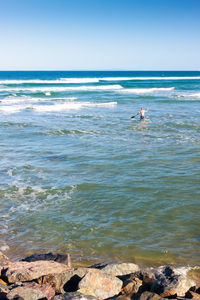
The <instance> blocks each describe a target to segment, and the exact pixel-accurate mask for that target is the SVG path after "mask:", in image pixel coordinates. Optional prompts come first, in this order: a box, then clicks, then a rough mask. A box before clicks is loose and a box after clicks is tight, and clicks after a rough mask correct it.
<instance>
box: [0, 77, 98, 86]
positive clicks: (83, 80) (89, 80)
mask: <svg viewBox="0 0 200 300" xmlns="http://www.w3.org/2000/svg"><path fill="white" fill-rule="evenodd" d="M95 82H99V79H98V78H60V79H56V80H42V79H30V80H0V84H6V85H7V84H24V83H29V84H54V83H56V84H59V83H60V84H63V83H95Z"/></svg>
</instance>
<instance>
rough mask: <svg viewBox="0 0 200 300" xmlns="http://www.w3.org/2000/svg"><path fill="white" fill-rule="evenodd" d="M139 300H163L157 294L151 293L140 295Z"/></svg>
mask: <svg viewBox="0 0 200 300" xmlns="http://www.w3.org/2000/svg"><path fill="white" fill-rule="evenodd" d="M139 299H140V300H159V299H163V298H161V297H160V296H159V295H158V294H155V293H151V292H144V293H142V294H141V296H140V298H139Z"/></svg>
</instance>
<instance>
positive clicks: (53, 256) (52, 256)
mask: <svg viewBox="0 0 200 300" xmlns="http://www.w3.org/2000/svg"><path fill="white" fill-rule="evenodd" d="M38 260H53V261H56V262H59V263H62V264H68V255H67V254H59V253H52V252H49V253H45V254H40V253H35V254H33V255H30V256H27V257H25V258H23V259H22V260H21V261H26V262H33V261H38Z"/></svg>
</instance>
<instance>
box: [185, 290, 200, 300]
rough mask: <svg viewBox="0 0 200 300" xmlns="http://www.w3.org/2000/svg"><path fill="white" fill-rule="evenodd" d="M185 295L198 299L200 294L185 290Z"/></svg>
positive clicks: (194, 299)
mask: <svg viewBox="0 0 200 300" xmlns="http://www.w3.org/2000/svg"><path fill="white" fill-rule="evenodd" d="M186 297H187V298H189V299H193V300H200V294H198V293H195V292H192V291H189V292H187V293H186Z"/></svg>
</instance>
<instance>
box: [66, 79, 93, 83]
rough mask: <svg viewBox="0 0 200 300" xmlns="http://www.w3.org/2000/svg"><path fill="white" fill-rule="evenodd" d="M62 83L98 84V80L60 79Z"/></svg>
mask: <svg viewBox="0 0 200 300" xmlns="http://www.w3.org/2000/svg"><path fill="white" fill-rule="evenodd" d="M60 81H62V83H92V82H99V79H98V78H60Z"/></svg>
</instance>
